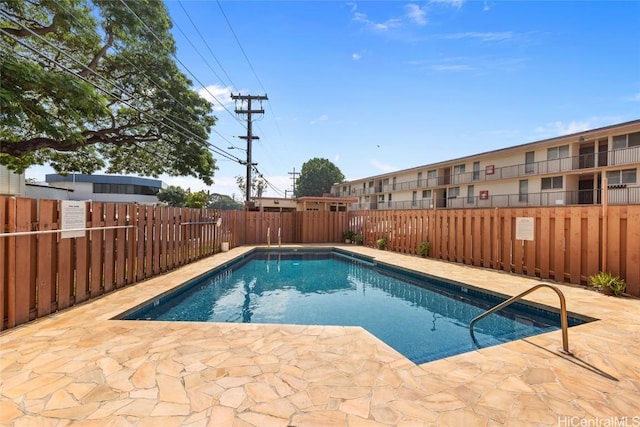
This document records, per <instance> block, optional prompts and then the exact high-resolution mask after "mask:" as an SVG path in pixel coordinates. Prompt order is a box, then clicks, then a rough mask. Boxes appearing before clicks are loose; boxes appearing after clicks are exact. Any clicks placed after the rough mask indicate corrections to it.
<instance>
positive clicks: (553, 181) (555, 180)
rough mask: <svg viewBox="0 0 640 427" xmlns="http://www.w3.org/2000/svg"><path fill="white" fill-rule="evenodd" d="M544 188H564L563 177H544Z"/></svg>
mask: <svg viewBox="0 0 640 427" xmlns="http://www.w3.org/2000/svg"><path fill="white" fill-rule="evenodd" d="M540 188H542V189H543V190H558V189H562V177H561V176H552V177H549V178H542V185H541V186H540Z"/></svg>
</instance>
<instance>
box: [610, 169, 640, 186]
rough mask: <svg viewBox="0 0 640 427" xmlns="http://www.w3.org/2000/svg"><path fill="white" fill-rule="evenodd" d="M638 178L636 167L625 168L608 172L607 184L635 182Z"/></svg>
mask: <svg viewBox="0 0 640 427" xmlns="http://www.w3.org/2000/svg"><path fill="white" fill-rule="evenodd" d="M636 179H637V171H636V169H624V170H619V171H608V172H607V184H608V185H618V184H635V183H636Z"/></svg>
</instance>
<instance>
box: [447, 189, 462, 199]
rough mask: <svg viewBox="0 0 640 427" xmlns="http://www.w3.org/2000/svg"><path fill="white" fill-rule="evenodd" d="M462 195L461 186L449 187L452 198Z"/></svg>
mask: <svg viewBox="0 0 640 427" xmlns="http://www.w3.org/2000/svg"><path fill="white" fill-rule="evenodd" d="M459 195H460V187H451V188H450V189H449V195H448V196H447V197H449V198H450V199H454V198H456V197H458V196H459Z"/></svg>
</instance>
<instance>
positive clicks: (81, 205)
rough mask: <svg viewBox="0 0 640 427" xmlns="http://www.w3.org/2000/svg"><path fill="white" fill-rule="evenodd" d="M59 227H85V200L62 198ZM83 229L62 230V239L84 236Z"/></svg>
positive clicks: (63, 228) (68, 228)
mask: <svg viewBox="0 0 640 427" xmlns="http://www.w3.org/2000/svg"><path fill="white" fill-rule="evenodd" d="M61 213H62V216H61V220H60V222H61V224H60V225H61V229H62V230H70V229H74V228H85V227H86V223H85V221H86V218H87V207H86V204H85V202H77V201H74V200H62V204H61ZM84 235H85V231H82V230H81V231H63V232H62V233H61V236H60V237H61V238H62V239H70V238H72V237H84Z"/></svg>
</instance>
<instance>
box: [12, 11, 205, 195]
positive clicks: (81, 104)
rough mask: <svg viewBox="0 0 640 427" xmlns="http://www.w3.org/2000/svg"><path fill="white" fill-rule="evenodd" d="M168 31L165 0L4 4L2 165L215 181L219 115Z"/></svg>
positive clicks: (20, 169) (20, 167)
mask: <svg viewBox="0 0 640 427" xmlns="http://www.w3.org/2000/svg"><path fill="white" fill-rule="evenodd" d="M170 28H171V20H170V18H169V16H168V13H167V10H166V8H165V5H164V3H163V2H160V1H140V0H122V1H112V0H0V29H1V30H2V31H0V82H1V85H0V164H4V165H7V166H8V167H9V168H11V169H12V170H15V171H17V172H22V171H24V170H25V169H26V168H27V167H29V166H31V165H35V164H46V163H48V164H50V165H51V166H52V167H53V168H54V169H55V170H56V171H57V172H59V173H62V174H65V173H69V172H81V173H93V172H96V171H98V170H101V169H106V172H107V173H137V174H140V175H145V176H158V175H160V174H162V173H167V174H170V175H191V176H195V177H197V178H200V179H201V180H202V181H204V182H205V183H207V184H211V183H212V178H213V174H214V172H215V170H216V169H217V168H216V165H215V160H214V158H213V156H212V154H211V152H210V151H209V150H208V143H207V141H206V140H207V137H208V135H209V132H210V130H211V127H212V126H213V125H214V124H215V117H213V116H212V115H211V104H210V103H209V102H207V101H206V100H204V99H203V98H202V97H201V96H199V95H198V94H197V93H196V92H195V91H194V90H192V89H191V82H190V81H189V80H188V79H187V78H186V76H185V75H184V74H183V73H182V72H181V71H180V70H179V69H178V67H177V65H176V63H175V61H174V59H173V57H172V56H173V55H174V54H175V52H176V48H175V43H174V40H173V37H172V36H171V34H170V32H169V30H170Z"/></svg>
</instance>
